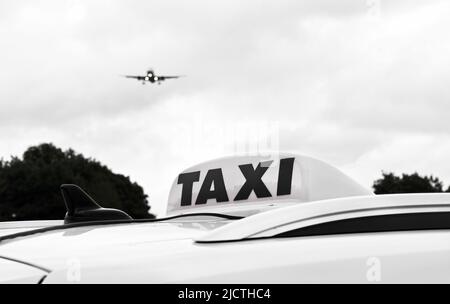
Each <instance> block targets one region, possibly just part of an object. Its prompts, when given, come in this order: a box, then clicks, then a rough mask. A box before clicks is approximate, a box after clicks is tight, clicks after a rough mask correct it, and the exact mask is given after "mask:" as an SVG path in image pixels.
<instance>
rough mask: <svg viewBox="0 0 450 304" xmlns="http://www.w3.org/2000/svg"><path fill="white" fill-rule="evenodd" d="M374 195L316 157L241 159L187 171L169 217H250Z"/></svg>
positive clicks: (174, 188) (177, 187) (180, 177)
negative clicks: (278, 209)
mask: <svg viewBox="0 0 450 304" xmlns="http://www.w3.org/2000/svg"><path fill="white" fill-rule="evenodd" d="M371 194H372V192H370V191H369V190H367V189H365V188H364V187H362V186H361V185H360V184H358V183H356V182H355V181H354V180H352V179H351V178H350V177H348V176H346V175H345V174H343V173H342V172H340V171H339V170H338V169H336V168H334V167H332V166H330V165H328V164H326V163H324V162H322V161H319V160H316V159H313V158H310V157H306V156H300V155H294V154H280V155H278V157H277V158H276V159H274V158H271V157H261V156H236V157H228V158H222V159H217V160H213V161H209V162H205V163H202V164H199V165H197V166H194V167H191V168H189V169H187V170H185V171H183V172H181V173H180V174H179V175H178V176H177V178H176V179H175V181H174V182H173V185H172V189H171V191H170V194H169V201H168V207H167V214H168V215H176V214H184V213H194V212H195V213H198V212H219V213H225V214H243V215H244V214H247V215H248V214H251V213H257V212H260V211H262V210H264V209H267V208H269V207H274V206H279V205H280V204H282V205H286V204H292V203H299V202H309V201H316V200H323V199H329V198H338V197H346V196H358V195H371Z"/></svg>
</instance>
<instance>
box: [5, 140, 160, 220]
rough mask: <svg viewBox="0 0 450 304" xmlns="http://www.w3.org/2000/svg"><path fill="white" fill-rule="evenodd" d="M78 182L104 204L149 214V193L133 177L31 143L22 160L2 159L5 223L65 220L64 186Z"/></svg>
mask: <svg viewBox="0 0 450 304" xmlns="http://www.w3.org/2000/svg"><path fill="white" fill-rule="evenodd" d="M61 184H77V185H79V186H80V187H81V188H83V189H84V190H86V192H88V193H89V194H90V195H91V196H92V197H93V198H94V199H95V200H96V201H97V202H98V203H99V204H100V205H101V206H103V207H110V208H116V209H120V210H123V211H125V212H127V213H128V214H129V215H131V216H132V217H133V218H149V217H153V215H151V214H149V210H150V207H149V206H148V201H147V197H148V196H147V195H146V194H145V193H144V190H143V188H142V187H141V186H139V185H138V184H137V183H133V182H131V181H130V178H129V177H126V176H124V175H121V174H115V173H113V172H112V171H111V170H110V169H108V168H107V167H106V166H104V165H102V164H101V163H99V162H98V161H96V160H93V159H90V158H85V157H84V156H83V155H82V154H78V153H76V152H75V151H73V150H71V149H69V150H67V151H63V150H61V149H59V148H57V147H55V146H54V145H53V144H50V143H48V144H41V145H39V146H34V147H30V148H29V149H28V150H27V151H25V153H24V154H23V157H22V158H18V157H12V158H11V160H9V161H4V160H1V161H0V221H9V220H47V219H49V220H50V219H63V218H64V215H65V212H66V209H65V205H64V202H63V200H62V197H61V194H60V190H59V187H60V185H61Z"/></svg>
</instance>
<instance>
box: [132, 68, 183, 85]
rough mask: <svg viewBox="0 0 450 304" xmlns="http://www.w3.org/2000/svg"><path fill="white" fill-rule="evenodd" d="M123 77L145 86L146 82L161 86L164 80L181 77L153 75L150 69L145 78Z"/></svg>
mask: <svg viewBox="0 0 450 304" xmlns="http://www.w3.org/2000/svg"><path fill="white" fill-rule="evenodd" d="M124 77H126V78H133V79H137V80H139V81H142V84H145V83H146V82H147V81H148V82H151V83H155V82H156V83H158V84H161V82H162V81H164V80H166V79H176V78H180V77H182V76H181V75H177V76H158V75H156V74H155V72H154V71H153V70H152V69H149V70H148V71H147V75H146V76H132V75H125V76H124Z"/></svg>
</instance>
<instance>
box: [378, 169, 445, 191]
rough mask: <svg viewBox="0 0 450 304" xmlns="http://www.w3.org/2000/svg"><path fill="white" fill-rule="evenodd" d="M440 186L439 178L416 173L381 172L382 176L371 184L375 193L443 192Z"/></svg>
mask: <svg viewBox="0 0 450 304" xmlns="http://www.w3.org/2000/svg"><path fill="white" fill-rule="evenodd" d="M442 187H443V185H442V182H441V181H440V180H439V178H437V177H433V176H432V175H431V176H420V175H419V174H418V173H413V174H402V175H401V176H397V175H395V174H394V173H385V172H383V177H382V178H380V179H378V180H376V181H375V182H374V184H373V189H374V191H375V193H376V194H389V193H426V192H443V188H442Z"/></svg>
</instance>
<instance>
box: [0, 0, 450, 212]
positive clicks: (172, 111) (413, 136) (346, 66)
mask: <svg viewBox="0 0 450 304" xmlns="http://www.w3.org/2000/svg"><path fill="white" fill-rule="evenodd" d="M449 10H450V4H448V3H447V2H445V1H428V2H426V3H425V2H423V1H403V0H402V1H377V0H374V1H362V0H361V1H360V0H346V1H339V3H337V2H336V1H332V0H320V1H288V0H282V1H276V2H274V1H248V2H247V1H245V2H242V1H237V0H232V1H214V2H211V1H201V0H195V1H189V4H187V3H186V2H185V1H163V2H161V1H159V2H158V1H138V0H132V1H127V2H123V1H110V0H108V1H106V0H89V1H77V0H70V1H60V0H58V1H56V0H55V1H52V0H48V1H20V2H18V1H10V0H6V1H2V2H1V3H0V36H1V37H2V40H1V41H0V66H1V67H2V73H0V81H1V83H2V88H1V89H0V100H1V111H0V151H2V152H1V155H2V156H3V157H9V155H11V154H13V155H17V154H21V153H22V152H23V150H24V149H26V147H27V146H29V145H32V144H37V143H40V142H48V141H52V142H54V143H55V144H57V145H59V146H62V147H64V148H68V147H72V148H74V149H75V150H77V151H79V152H82V153H84V154H85V155H88V156H93V157H95V158H97V159H99V160H100V161H102V162H104V163H106V164H107V165H108V166H109V167H111V168H112V169H113V170H115V171H117V172H121V173H124V174H126V175H130V176H131V178H132V179H134V180H136V181H138V182H139V183H140V184H142V185H143V186H144V187H145V189H146V191H147V192H148V193H149V194H150V199H151V202H152V205H153V206H154V210H156V212H158V213H162V212H163V210H164V205H165V201H166V196H167V194H168V188H169V187H170V184H171V182H172V179H173V178H174V177H175V176H176V174H177V172H178V171H180V170H182V169H184V168H185V167H188V166H190V165H192V164H193V163H195V162H200V161H204V160H205V159H208V158H214V157H218V156H222V155H224V154H230V153H234V152H235V150H236V146H239V145H242V143H246V142H249V141H252V140H253V139H254V138H259V139H260V141H261V142H264V141H267V138H269V137H273V136H274V133H277V134H278V137H277V136H276V137H277V138H276V139H277V148H279V149H281V150H289V151H297V152H301V153H304V154H309V155H311V156H316V157H319V158H323V159H325V160H327V161H330V162H331V163H333V164H335V165H337V166H339V167H341V168H343V169H344V170H346V171H347V172H349V173H351V174H352V175H354V176H355V177H357V178H359V179H361V181H363V182H364V183H365V184H366V185H368V186H369V185H370V183H371V181H372V180H373V179H374V178H376V177H378V176H379V173H380V172H381V170H405V171H415V170H416V169H417V170H423V171H424V172H430V173H431V172H432V171H433V172H436V175H439V174H441V176H442V177H447V176H448V177H449V179H450V168H448V167H446V166H444V165H441V166H439V165H438V164H443V163H445V162H444V160H445V154H446V153H447V149H448V147H447V146H448V144H449V142H450V140H449V138H448V131H449V130H448V124H447V123H446V121H447V119H446V116H445V115H446V113H448V111H449V110H450V109H449V108H450V104H449V103H448V102H447V100H448V99H449V97H450V92H449V89H448V85H447V83H446V82H447V79H448V78H449V76H450V75H449V68H448V67H449V64H450V62H449V59H448V53H449V46H450V39H449V38H448V35H447V33H446V29H447V28H448V26H449V22H450V21H448V18H447V16H448V13H449ZM148 67H153V68H155V69H156V72H158V73H162V74H186V75H187V77H185V78H182V79H179V80H174V81H167V82H166V83H164V84H163V85H161V86H149V85H146V86H143V85H141V84H140V83H138V82H135V81H133V80H130V79H124V78H121V77H120V75H123V74H141V73H143V72H144V71H145V70H146V69H147V68H148ZM430 146H432V148H430ZM408 151H414V153H409V152H408ZM437 151H440V152H437ZM419 158H422V161H421V162H419Z"/></svg>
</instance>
